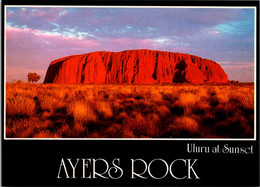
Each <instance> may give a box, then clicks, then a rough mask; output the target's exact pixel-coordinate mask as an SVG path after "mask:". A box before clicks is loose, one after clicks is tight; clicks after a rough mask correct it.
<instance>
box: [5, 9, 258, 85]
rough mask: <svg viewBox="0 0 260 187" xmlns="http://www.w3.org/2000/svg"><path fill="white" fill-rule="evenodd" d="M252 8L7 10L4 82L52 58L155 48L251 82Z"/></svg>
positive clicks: (42, 67)
mask: <svg viewBox="0 0 260 187" xmlns="http://www.w3.org/2000/svg"><path fill="white" fill-rule="evenodd" d="M254 14H255V10H254V9H253V8H223V7H222V8H169V7H167V8H158V7H157V8H141V7H132V8H129V7H120V8H118V7H117V8H111V7H110V8H108V7H102V8H100V7H99V8H97V7H74V8H64V7H48V8H47V7H7V9H6V54H7V58H6V64H7V65H6V67H7V69H6V72H7V81H13V80H14V79H16V80H18V79H22V80H24V81H26V75H27V73H28V72H32V71H33V72H37V73H38V74H40V75H41V76H42V78H41V81H43V79H44V76H45V72H46V70H47V68H48V65H49V64H50V62H51V61H52V60H54V59H57V58H60V57H64V56H69V55H72V54H82V53H88V52H92V51H122V50H126V49H144V48H145V49H155V50H162V51H171V52H180V53H189V54H193V55H197V56H200V57H203V58H208V59H211V60H214V61H216V62H218V63H219V64H220V65H222V67H223V68H224V70H225V71H226V73H227V74H228V76H229V79H230V80H233V79H234V80H239V81H254V16H255V15H254Z"/></svg>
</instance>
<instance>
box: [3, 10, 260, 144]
mask: <svg viewBox="0 0 260 187" xmlns="http://www.w3.org/2000/svg"><path fill="white" fill-rule="evenodd" d="M8 7H42V8H53V7H61V8H150V9H151V8H152V9H155V8H193V9H198V8H200V9H201V8H203V9H204V8H205V9H213V8H214V9H231V8H232V9H254V101H255V102H254V138H244V139H239V138H232V139H230V138H6V73H5V76H4V80H3V83H4V124H3V125H4V140H109V141H111V140H112V141H116V140H134V141H136V140H138V141H140V140H141V141H147V140H151V141H157V140H164V141H187V140H192V141H194V140H196V141H207V140H210V141H223V140H224V141H256V135H257V134H256V131H257V129H256V122H257V119H256V115H257V106H256V101H257V98H256V96H257V94H256V92H257V89H256V86H257V84H256V81H257V75H256V68H257V67H258V66H257V63H256V44H257V41H256V28H257V23H256V18H257V17H256V15H257V9H256V7H255V6H248V7H242V6H241V7H237V6H235V7H232V6H223V7H222V6H209V7H207V6H203V7H202V6H201V7H200V6H198V7H197V6H196V7H193V6H70V7H68V6H41V5H39V6H35V5H4V23H3V24H5V27H4V71H5V72H6V13H7V11H6V9H7V8H8Z"/></svg>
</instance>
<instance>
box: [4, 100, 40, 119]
mask: <svg viewBox="0 0 260 187" xmlns="http://www.w3.org/2000/svg"><path fill="white" fill-rule="evenodd" d="M34 111H35V102H34V100H33V99H30V98H26V97H19V96H17V97H14V98H9V99H7V101H6V113H7V115H8V116H27V117H29V116H32V115H34Z"/></svg>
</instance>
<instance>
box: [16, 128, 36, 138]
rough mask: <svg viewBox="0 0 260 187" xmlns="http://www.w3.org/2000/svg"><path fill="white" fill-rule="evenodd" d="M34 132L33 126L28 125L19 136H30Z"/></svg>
mask: <svg viewBox="0 0 260 187" xmlns="http://www.w3.org/2000/svg"><path fill="white" fill-rule="evenodd" d="M33 134H34V128H33V127H28V128H27V129H25V130H24V131H22V132H21V133H20V136H19V138H32V137H33Z"/></svg>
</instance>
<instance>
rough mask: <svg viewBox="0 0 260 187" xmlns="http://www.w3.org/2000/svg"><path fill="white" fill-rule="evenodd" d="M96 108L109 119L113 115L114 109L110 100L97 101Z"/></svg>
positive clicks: (103, 116)
mask: <svg viewBox="0 0 260 187" xmlns="http://www.w3.org/2000/svg"><path fill="white" fill-rule="evenodd" d="M95 109H96V110H97V112H98V114H100V115H101V117H102V118H105V119H107V118H111V117H113V111H112V108H111V105H110V103H108V102H105V101H100V102H96V103H95Z"/></svg>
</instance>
